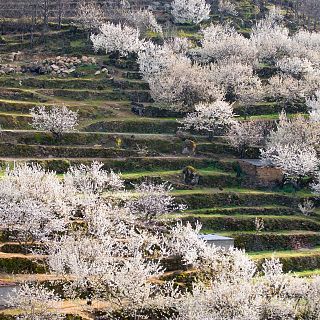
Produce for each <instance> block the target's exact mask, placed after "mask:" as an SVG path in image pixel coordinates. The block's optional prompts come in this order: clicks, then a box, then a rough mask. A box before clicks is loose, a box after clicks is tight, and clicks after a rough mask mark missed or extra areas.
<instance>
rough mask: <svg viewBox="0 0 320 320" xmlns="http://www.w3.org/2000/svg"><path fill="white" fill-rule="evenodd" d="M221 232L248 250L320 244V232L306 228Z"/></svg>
mask: <svg viewBox="0 0 320 320" xmlns="http://www.w3.org/2000/svg"><path fill="white" fill-rule="evenodd" d="M203 232H205V233H217V231H216V230H211V229H210V230H209V229H204V230H203ZM218 233H219V232H218ZM219 234H221V235H225V236H228V237H232V238H234V243H235V246H236V247H237V248H241V249H245V250H246V251H276V250H297V249H301V248H313V247H316V246H320V232H314V231H306V230H291V231H284V232H279V231H277V232H264V231H262V232H248V231H247V232H246V231H243V232H241V231H239V232H235V231H231V232H220V233H219Z"/></svg>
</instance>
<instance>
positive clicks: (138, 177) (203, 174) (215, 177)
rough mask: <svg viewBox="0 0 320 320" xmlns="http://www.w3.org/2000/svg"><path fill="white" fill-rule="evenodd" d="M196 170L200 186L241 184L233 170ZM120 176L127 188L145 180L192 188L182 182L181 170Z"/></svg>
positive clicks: (178, 187)
mask: <svg viewBox="0 0 320 320" xmlns="http://www.w3.org/2000/svg"><path fill="white" fill-rule="evenodd" d="M198 172H199V175H200V178H199V185H200V186H205V187H227V186H229V187H232V186H234V187H238V186H240V185H241V179H240V178H237V177H236V173H235V172H228V171H221V170H217V169H203V170H201V169H200V170H198ZM122 178H123V179H124V180H125V182H126V185H127V187H128V188H130V187H131V186H132V184H136V183H139V182H142V181H145V180H148V181H153V182H156V183H162V182H170V184H171V185H172V186H173V187H174V188H176V189H191V188H193V187H192V186H190V185H187V184H186V183H185V182H184V179H183V173H182V170H171V171H152V172H140V173H127V174H123V175H122Z"/></svg>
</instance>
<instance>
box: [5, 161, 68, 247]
mask: <svg viewBox="0 0 320 320" xmlns="http://www.w3.org/2000/svg"><path fill="white" fill-rule="evenodd" d="M0 186H1V187H0V190H1V191H0V220H1V225H2V226H3V228H6V229H9V230H11V231H18V235H17V237H18V239H19V240H21V241H35V240H43V238H45V237H48V236H52V235H53V234H55V233H57V232H62V231H65V230H66V228H67V226H68V224H69V223H70V217H71V214H72V207H71V206H70V203H69V190H67V189H65V188H64V186H63V184H62V183H61V182H60V180H59V179H58V177H57V176H56V174H55V173H54V172H48V171H45V170H43V169H42V168H41V167H40V166H38V165H35V164H32V165H30V166H29V165H26V164H24V165H16V166H15V168H14V169H13V170H8V171H6V173H5V175H4V177H3V179H1V181H0Z"/></svg>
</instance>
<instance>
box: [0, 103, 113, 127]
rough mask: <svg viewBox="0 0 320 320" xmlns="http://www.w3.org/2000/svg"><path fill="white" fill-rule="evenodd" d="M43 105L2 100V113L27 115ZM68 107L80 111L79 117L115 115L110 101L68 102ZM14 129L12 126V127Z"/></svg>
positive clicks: (0, 109)
mask: <svg viewBox="0 0 320 320" xmlns="http://www.w3.org/2000/svg"><path fill="white" fill-rule="evenodd" d="M45 105H46V106H54V105H58V103H57V104H55V103H52V102H50V103H45ZM37 106H43V103H40V102H35V101H34V102H26V101H16V100H0V115H1V116H2V115H3V114H14V115H17V116H19V115H20V116H22V115H24V116H27V115H29V111H30V109H31V108H34V107H37ZM68 108H69V109H71V110H73V111H78V113H79V117H80V118H83V119H95V118H98V117H102V116H104V117H105V116H112V115H113V116H114V110H113V106H112V105H111V104H110V103H107V104H103V105H101V104H97V105H93V104H91V105H83V104H81V105H80V104H79V103H76V104H74V103H73V104H70V103H68ZM10 129H12V128H10Z"/></svg>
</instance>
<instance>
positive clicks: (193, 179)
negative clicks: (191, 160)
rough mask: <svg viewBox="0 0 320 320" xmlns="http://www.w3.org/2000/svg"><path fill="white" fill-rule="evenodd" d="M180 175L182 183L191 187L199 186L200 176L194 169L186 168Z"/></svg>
mask: <svg viewBox="0 0 320 320" xmlns="http://www.w3.org/2000/svg"><path fill="white" fill-rule="evenodd" d="M182 173H183V181H184V182H185V183H186V184H188V185H192V186H195V185H197V184H199V180H200V175H199V173H198V171H197V170H196V169H195V168H194V167H192V166H187V167H185V168H184V169H183V170H182Z"/></svg>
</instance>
